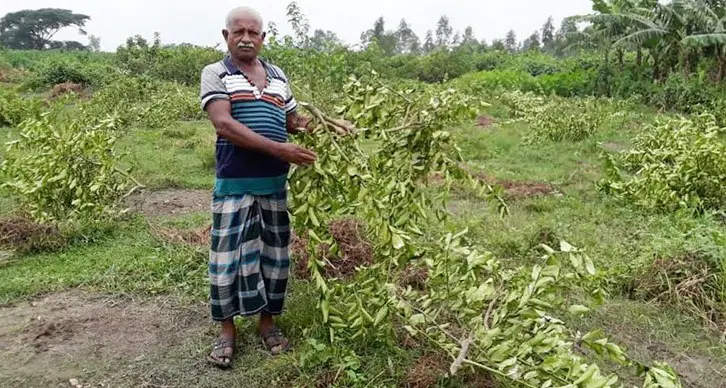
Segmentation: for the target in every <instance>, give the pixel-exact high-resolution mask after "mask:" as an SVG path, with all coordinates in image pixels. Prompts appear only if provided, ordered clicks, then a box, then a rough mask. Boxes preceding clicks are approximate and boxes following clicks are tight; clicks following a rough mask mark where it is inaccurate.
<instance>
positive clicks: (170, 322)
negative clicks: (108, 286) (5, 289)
mask: <svg viewBox="0 0 726 388" xmlns="http://www.w3.org/2000/svg"><path fill="white" fill-rule="evenodd" d="M209 327H210V321H209V320H208V319H207V314H206V310H205V308H204V306H200V305H186V306H185V305H181V304H180V303H179V302H177V301H174V300H173V299H171V298H169V297H158V298H154V299H149V300H143V301H140V300H134V299H132V298H129V297H113V298H112V297H109V296H105V295H101V294H89V293H83V292H81V291H68V292H62V293H58V294H52V295H48V296H46V297H43V298H40V299H37V300H35V301H32V302H22V303H18V304H12V305H9V306H2V307H0V386H3V387H57V386H73V385H74V384H75V385H76V386H83V387H101V386H104V387H111V386H118V384H117V383H118V382H119V381H120V380H118V379H123V378H122V377H120V376H121V375H123V374H124V373H125V372H126V371H127V370H130V369H133V368H134V365H135V364H137V363H142V362H143V361H144V360H147V359H154V358H157V357H158V355H159V353H160V352H162V353H164V352H168V351H172V350H173V349H175V348H179V347H181V346H182V345H183V344H184V343H185V342H187V341H189V340H190V339H197V340H198V339H199V337H200V336H202V335H203V334H204V333H205V331H207V330H208V329H209Z"/></svg>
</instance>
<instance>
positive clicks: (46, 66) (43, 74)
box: [23, 58, 116, 90]
mask: <svg viewBox="0 0 726 388" xmlns="http://www.w3.org/2000/svg"><path fill="white" fill-rule="evenodd" d="M115 72H116V70H114V69H113V68H111V67H109V66H108V65H107V64H103V63H93V62H89V63H84V62H80V61H77V60H68V59H55V58H54V59H50V60H47V61H45V62H42V63H40V64H38V65H37V66H36V67H35V69H34V70H33V72H32V75H31V76H30V77H29V78H28V79H27V80H26V81H25V82H24V84H23V87H24V88H25V89H30V90H40V89H45V88H48V87H52V86H54V85H57V84H62V83H66V82H70V83H74V84H79V85H83V86H101V85H103V84H105V82H106V80H107V79H108V78H109V77H110V75H111V74H113V73H115Z"/></svg>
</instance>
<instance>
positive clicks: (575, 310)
mask: <svg viewBox="0 0 726 388" xmlns="http://www.w3.org/2000/svg"><path fill="white" fill-rule="evenodd" d="M567 311H569V312H570V314H573V315H583V314H585V313H587V312H589V311H590V309H589V308H587V307H585V306H583V305H579V304H575V305H572V306H570V308H569V309H567Z"/></svg>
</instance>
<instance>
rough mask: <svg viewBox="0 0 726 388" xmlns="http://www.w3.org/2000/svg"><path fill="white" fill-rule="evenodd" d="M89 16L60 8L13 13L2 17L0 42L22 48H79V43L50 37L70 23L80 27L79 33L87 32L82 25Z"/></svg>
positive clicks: (11, 46)
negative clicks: (53, 39)
mask: <svg viewBox="0 0 726 388" xmlns="http://www.w3.org/2000/svg"><path fill="white" fill-rule="evenodd" d="M90 19H91V18H90V17H89V16H88V15H83V14H77V13H73V12H72V11H70V10H67V9H60V8H42V9H37V10H23V11H18V12H11V13H8V14H7V15H5V16H4V17H3V18H2V19H0V45H2V46H5V47H8V48H12V49H21V50H22V49H25V50H42V49H47V48H57V47H65V46H71V47H74V48H77V47H78V45H80V43H78V42H75V43H78V44H75V43H70V42H53V41H51V39H52V38H53V36H54V35H55V34H56V33H57V32H58V31H60V30H61V29H63V28H65V27H71V26H74V27H78V31H79V33H81V34H82V35H86V31H84V30H83V26H85V24H86V22H87V21H88V20H90ZM81 46H82V45H81Z"/></svg>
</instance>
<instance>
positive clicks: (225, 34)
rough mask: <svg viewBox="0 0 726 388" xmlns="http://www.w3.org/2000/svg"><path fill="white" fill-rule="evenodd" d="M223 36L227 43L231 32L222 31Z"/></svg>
mask: <svg viewBox="0 0 726 388" xmlns="http://www.w3.org/2000/svg"><path fill="white" fill-rule="evenodd" d="M222 36H223V37H224V40H225V41H226V40H227V37H228V36H229V31H227V29H226V28H225V29H224V30H222Z"/></svg>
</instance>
